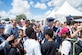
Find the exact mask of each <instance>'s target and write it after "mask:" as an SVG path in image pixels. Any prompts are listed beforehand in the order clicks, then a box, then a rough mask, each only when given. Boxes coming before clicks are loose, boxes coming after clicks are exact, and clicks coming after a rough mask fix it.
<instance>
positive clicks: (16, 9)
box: [10, 0, 30, 14]
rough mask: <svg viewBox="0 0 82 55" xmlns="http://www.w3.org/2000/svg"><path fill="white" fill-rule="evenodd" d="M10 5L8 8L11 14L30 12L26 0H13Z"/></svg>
mask: <svg viewBox="0 0 82 55" xmlns="http://www.w3.org/2000/svg"><path fill="white" fill-rule="evenodd" d="M12 6H13V8H12V9H11V10H10V12H11V13H12V14H24V13H26V12H27V13H30V12H29V9H30V5H29V4H28V1H27V0H13V3H12Z"/></svg>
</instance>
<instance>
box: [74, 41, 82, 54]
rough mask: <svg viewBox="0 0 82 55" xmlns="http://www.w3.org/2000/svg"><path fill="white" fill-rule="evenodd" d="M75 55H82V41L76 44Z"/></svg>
mask: <svg viewBox="0 0 82 55" xmlns="http://www.w3.org/2000/svg"><path fill="white" fill-rule="evenodd" d="M81 42H82V41H81ZM74 55H82V45H81V44H80V41H78V42H77V43H76V44H75V54H74Z"/></svg>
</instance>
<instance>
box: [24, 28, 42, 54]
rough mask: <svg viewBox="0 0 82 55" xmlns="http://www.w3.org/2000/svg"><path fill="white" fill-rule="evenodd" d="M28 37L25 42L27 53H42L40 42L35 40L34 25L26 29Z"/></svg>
mask: <svg viewBox="0 0 82 55" xmlns="http://www.w3.org/2000/svg"><path fill="white" fill-rule="evenodd" d="M26 36H28V39H27V40H26V41H25V42H24V49H25V51H26V54H25V55H41V51H40V44H39V42H38V41H36V40H35V33H34V29H33V28H32V27H28V28H27V29H26Z"/></svg>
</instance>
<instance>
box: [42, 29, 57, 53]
mask: <svg viewBox="0 0 82 55" xmlns="http://www.w3.org/2000/svg"><path fill="white" fill-rule="evenodd" d="M44 34H45V38H46V39H47V40H48V41H46V42H45V43H43V44H42V46H41V50H42V55H56V43H55V41H53V39H52V37H53V30H52V29H48V30H46V31H45V33H44Z"/></svg>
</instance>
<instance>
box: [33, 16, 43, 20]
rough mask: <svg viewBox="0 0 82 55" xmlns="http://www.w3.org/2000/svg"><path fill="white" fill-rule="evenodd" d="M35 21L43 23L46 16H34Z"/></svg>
mask: <svg viewBox="0 0 82 55" xmlns="http://www.w3.org/2000/svg"><path fill="white" fill-rule="evenodd" d="M33 19H35V20H36V21H41V20H43V19H44V15H37V16H34V17H33Z"/></svg>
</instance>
